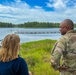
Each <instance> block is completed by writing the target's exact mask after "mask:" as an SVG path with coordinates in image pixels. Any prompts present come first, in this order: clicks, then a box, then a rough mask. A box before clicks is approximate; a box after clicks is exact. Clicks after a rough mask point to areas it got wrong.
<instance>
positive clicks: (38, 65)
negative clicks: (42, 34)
mask: <svg viewBox="0 0 76 75" xmlns="http://www.w3.org/2000/svg"><path fill="white" fill-rule="evenodd" d="M55 42H56V40H49V39H46V40H40V41H34V42H27V43H22V44H21V51H20V55H21V57H23V58H24V59H25V60H26V62H27V64H28V68H29V70H30V71H31V72H32V74H33V75H58V74H59V72H56V71H55V70H54V69H53V68H52V67H51V65H50V57H51V50H52V48H53V45H54V43H55Z"/></svg>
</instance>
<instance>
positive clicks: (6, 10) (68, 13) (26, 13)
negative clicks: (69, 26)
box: [0, 0, 76, 24]
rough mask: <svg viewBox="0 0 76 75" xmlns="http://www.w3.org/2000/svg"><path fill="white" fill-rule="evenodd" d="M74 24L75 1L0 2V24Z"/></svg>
mask: <svg viewBox="0 0 76 75" xmlns="http://www.w3.org/2000/svg"><path fill="white" fill-rule="evenodd" d="M64 19H71V20H73V22H74V23H76V0H0V22H8V23H13V24H21V23H24V22H34V21H37V22H53V23H60V22H61V21H62V20H64Z"/></svg>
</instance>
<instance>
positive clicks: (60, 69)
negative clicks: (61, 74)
mask: <svg viewBox="0 0 76 75" xmlns="http://www.w3.org/2000/svg"><path fill="white" fill-rule="evenodd" d="M68 68H69V67H67V66H60V67H59V68H58V69H59V71H62V70H64V71H65V70H67V69H68Z"/></svg>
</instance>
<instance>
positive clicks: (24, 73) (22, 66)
mask: <svg viewBox="0 0 76 75" xmlns="http://www.w3.org/2000/svg"><path fill="white" fill-rule="evenodd" d="M19 75H29V73H28V66H27V63H26V61H25V60H24V59H22V60H21V63H20V72H19Z"/></svg>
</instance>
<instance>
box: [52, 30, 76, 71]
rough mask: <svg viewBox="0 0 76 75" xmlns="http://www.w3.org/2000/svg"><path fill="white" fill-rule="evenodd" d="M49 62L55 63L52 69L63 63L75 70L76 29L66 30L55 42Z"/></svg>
mask: <svg viewBox="0 0 76 75" xmlns="http://www.w3.org/2000/svg"><path fill="white" fill-rule="evenodd" d="M60 59H62V61H61V62H62V64H60ZM51 64H55V67H54V69H57V68H58V67H59V66H60V65H65V66H69V67H71V69H74V70H76V30H71V31H68V32H67V33H66V34H65V35H63V36H62V37H61V38H60V39H59V40H58V41H57V42H56V44H55V46H54V48H53V49H52V52H51Z"/></svg>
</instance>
